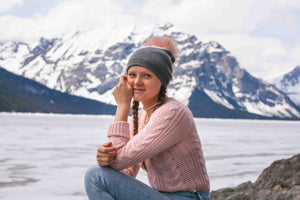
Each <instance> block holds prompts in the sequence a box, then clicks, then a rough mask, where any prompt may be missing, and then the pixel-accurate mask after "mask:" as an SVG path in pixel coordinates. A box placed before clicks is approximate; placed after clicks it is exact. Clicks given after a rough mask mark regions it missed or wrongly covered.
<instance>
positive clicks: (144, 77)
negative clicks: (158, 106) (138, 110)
mask: <svg viewBox="0 0 300 200" xmlns="http://www.w3.org/2000/svg"><path fill="white" fill-rule="evenodd" d="M127 80H128V82H129V84H130V85H131V87H132V88H133V99H134V100H135V101H141V102H142V103H143V106H144V107H148V106H151V105H153V104H155V103H156V102H157V99H158V93H159V91H160V88H161V81H160V80H159V79H158V78H157V77H156V76H155V75H154V73H153V72H151V71H150V70H148V69H146V68H144V67H141V66H133V67H130V68H129V70H128V78H127Z"/></svg>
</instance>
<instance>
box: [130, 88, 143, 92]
mask: <svg viewBox="0 0 300 200" xmlns="http://www.w3.org/2000/svg"><path fill="white" fill-rule="evenodd" d="M133 91H134V92H145V91H146V90H145V89H138V88H134V89H133Z"/></svg>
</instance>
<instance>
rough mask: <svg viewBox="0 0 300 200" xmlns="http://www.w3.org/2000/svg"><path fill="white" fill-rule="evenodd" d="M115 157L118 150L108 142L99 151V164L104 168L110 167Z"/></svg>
mask: <svg viewBox="0 0 300 200" xmlns="http://www.w3.org/2000/svg"><path fill="white" fill-rule="evenodd" d="M115 156H116V149H115V148H114V147H113V146H112V143H111V142H107V143H105V144H103V145H102V146H100V147H99V148H98V150H97V163H98V164H99V165H100V166H102V167H105V166H109V165H111V164H112V163H113V161H114V159H115Z"/></svg>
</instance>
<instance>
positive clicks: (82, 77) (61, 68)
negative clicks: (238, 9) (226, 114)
mask: <svg viewBox="0 0 300 200" xmlns="http://www.w3.org/2000/svg"><path fill="white" fill-rule="evenodd" d="M151 35H169V36H172V37H173V38H174V39H175V40H176V42H177V43H178V45H179V49H180V52H181V56H180V59H179V60H178V61H177V65H178V66H177V67H176V68H175V70H174V78H173V80H172V81H171V83H170V85H169V87H168V95H169V96H172V97H175V98H176V99H178V100H180V101H182V102H183V103H185V104H186V105H190V103H191V100H192V102H195V99H192V98H198V99H197V100H196V102H201V99H199V98H200V96H199V94H200V93H201V95H202V96H201V98H204V96H205V98H206V97H207V98H208V99H210V100H211V102H210V105H213V104H214V103H216V104H218V105H220V106H221V107H222V109H223V108H224V110H227V111H230V110H232V111H238V112H239V113H243V112H250V113H253V114H257V115H262V116H268V117H279V118H300V110H299V108H297V107H295V106H294V104H293V103H292V102H290V100H289V98H287V96H286V95H285V94H284V93H282V92H281V91H279V90H278V89H277V88H276V87H275V86H274V85H271V84H269V83H267V82H265V81H263V80H260V79H257V78H255V77H253V76H251V75H250V74H249V73H248V72H247V71H246V70H244V69H242V68H240V66H239V64H238V62H237V60H236V59H235V58H234V57H233V56H232V55H231V54H230V52H228V51H227V50H226V49H224V48H223V47H222V46H221V45H220V44H218V43H217V42H213V41H211V42H208V43H203V42H201V41H200V40H199V39H198V38H197V37H195V36H193V35H190V34H187V33H184V32H182V31H181V30H179V29H177V28H176V27H174V26H173V25H172V24H165V25H164V26H148V27H138V26H134V25H131V26H130V25H126V26H123V27H119V26H118V27H110V28H108V29H103V28H101V27H98V28H93V29H87V30H81V31H77V32H70V33H66V35H65V36H63V37H62V38H54V39H51V40H47V39H45V38H41V40H40V42H39V44H38V45H37V46H36V47H34V48H30V47H31V46H32V45H30V44H26V43H16V42H15V43H13V42H10V43H6V44H3V45H0V66H1V67H3V68H5V69H7V70H8V71H11V72H13V73H16V74H18V75H23V76H25V77H27V78H30V79H33V80H35V81H38V82H40V83H42V84H44V85H46V86H48V87H50V88H52V89H56V90H59V91H62V92H67V93H69V94H73V95H78V96H83V97H86V98H90V99H95V100H98V101H101V102H104V103H109V104H115V102H114V99H113V96H112V95H111V94H112V90H113V88H114V86H115V85H116V84H117V83H118V80H119V76H120V75H121V74H124V73H125V66H126V63H127V59H128V57H129V55H130V54H131V53H132V52H133V51H134V50H135V49H137V48H138V47H140V46H141V44H142V42H143V41H144V40H145V39H147V38H148V37H150V36H151ZM199 92H200V93H199ZM196 94H197V95H198V96H197V95H196ZM203 95H204V96H203ZM212 103H213V104H212ZM213 107H215V106H212V108H213ZM192 111H193V110H192ZM199 112H201V111H199ZM216 112H218V111H216ZM235 113H237V112H235ZM194 114H195V116H202V115H201V114H197V113H194ZM230 115H232V113H230Z"/></svg>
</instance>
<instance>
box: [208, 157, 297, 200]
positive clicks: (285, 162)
mask: <svg viewBox="0 0 300 200" xmlns="http://www.w3.org/2000/svg"><path fill="white" fill-rule="evenodd" d="M210 195H211V200H300V154H297V155H294V156H293V157H291V158H288V159H282V160H278V161H275V162H273V163H272V164H271V165H270V166H269V167H268V168H266V169H265V170H264V171H263V172H262V173H261V175H260V176H259V177H258V179H257V180H256V181H255V182H254V183H252V182H250V181H249V182H245V183H242V184H240V185H238V186H236V187H233V188H223V189H219V190H216V191H212V192H211V194H210Z"/></svg>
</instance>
